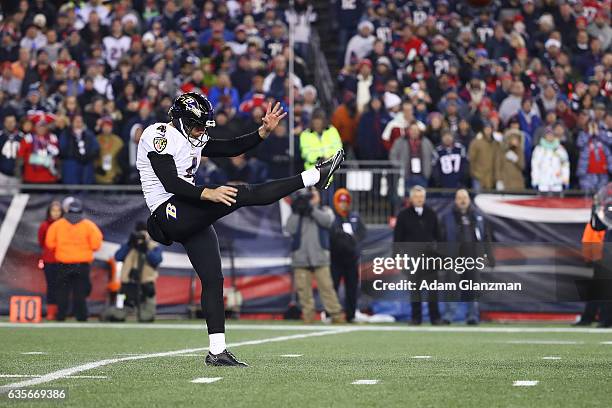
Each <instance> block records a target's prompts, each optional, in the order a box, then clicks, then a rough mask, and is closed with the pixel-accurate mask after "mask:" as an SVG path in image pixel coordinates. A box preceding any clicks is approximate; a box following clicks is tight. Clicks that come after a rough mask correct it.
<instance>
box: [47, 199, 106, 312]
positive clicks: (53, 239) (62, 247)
mask: <svg viewBox="0 0 612 408" xmlns="http://www.w3.org/2000/svg"><path fill="white" fill-rule="evenodd" d="M45 245H46V246H47V247H48V248H49V249H50V250H51V251H53V254H54V256H55V259H57V261H58V262H59V264H60V265H59V266H58V274H57V284H58V290H57V307H58V310H57V320H58V321H64V320H65V319H66V313H67V311H68V301H69V298H70V296H71V295H72V305H73V307H72V310H73V312H74V315H75V317H76V319H77V320H78V321H86V320H87V315H88V313H87V302H86V298H87V296H89V293H90V292H91V283H90V281H89V272H90V267H91V263H92V261H93V259H94V256H93V253H94V252H95V251H97V250H98V249H99V248H100V246H101V245H102V232H101V231H100V229H99V228H98V227H97V226H96V224H94V223H93V222H92V221H90V220H88V219H85V218H83V204H82V203H81V201H80V200H78V199H73V200H72V202H71V203H70V204H69V205H68V211H67V212H66V215H65V216H64V218H61V219H59V220H57V221H56V222H54V223H53V224H51V226H50V227H49V229H48V230H47V235H46V237H45Z"/></svg>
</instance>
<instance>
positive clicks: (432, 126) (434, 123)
mask: <svg viewBox="0 0 612 408" xmlns="http://www.w3.org/2000/svg"><path fill="white" fill-rule="evenodd" d="M446 127H447V126H446V123H445V122H444V117H443V116H442V114H441V113H440V112H432V113H430V114H429V116H428V117H427V129H426V130H425V137H427V138H428V139H429V141H430V142H431V143H433V144H434V145H438V144H440V142H441V141H442V134H443V133H445V131H446V130H447V129H446Z"/></svg>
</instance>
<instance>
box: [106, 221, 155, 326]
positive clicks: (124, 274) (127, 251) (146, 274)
mask: <svg viewBox="0 0 612 408" xmlns="http://www.w3.org/2000/svg"><path fill="white" fill-rule="evenodd" d="M115 259H116V260H117V261H119V262H123V265H122V267H121V289H120V291H119V294H118V296H117V303H116V306H114V307H111V308H109V309H107V310H106V312H105V313H104V314H103V320H112V321H125V319H126V317H127V314H128V311H129V310H130V309H135V310H136V316H137V318H138V321H139V322H152V321H153V320H154V319H155V307H156V302H155V281H156V280H157V276H158V272H157V267H158V266H159V265H160V264H161V262H162V250H161V247H160V246H159V245H158V244H157V243H156V242H155V241H153V240H152V239H151V238H150V237H149V234H148V232H147V224H146V223H145V222H143V221H139V222H137V223H136V227H135V229H134V232H132V233H131V234H130V238H129V240H128V242H126V243H124V244H123V245H121V247H120V248H119V250H118V251H117V252H116V253H115Z"/></svg>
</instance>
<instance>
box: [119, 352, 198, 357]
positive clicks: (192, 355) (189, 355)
mask: <svg viewBox="0 0 612 408" xmlns="http://www.w3.org/2000/svg"><path fill="white" fill-rule="evenodd" d="M116 355H117V356H142V355H144V354H143V353H118V354H116ZM204 356H205V355H204V354H201V353H200V354H178V355H176V356H168V357H204Z"/></svg>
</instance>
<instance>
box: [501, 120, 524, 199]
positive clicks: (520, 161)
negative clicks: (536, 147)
mask: <svg viewBox="0 0 612 408" xmlns="http://www.w3.org/2000/svg"><path fill="white" fill-rule="evenodd" d="M515 132H516V131H513V130H509V131H507V132H506V134H505V135H504V143H503V144H502V146H501V155H500V157H499V160H497V165H498V167H497V170H496V174H497V175H498V177H499V180H500V181H501V182H502V183H503V184H504V190H522V189H524V188H525V178H524V177H523V170H524V169H525V153H524V149H523V140H524V138H523V133H522V132H520V131H519V132H517V133H518V135H519V137H520V140H521V144H520V145H519V146H518V147H513V146H511V145H510V137H511V136H512V134H513V133H515Z"/></svg>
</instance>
